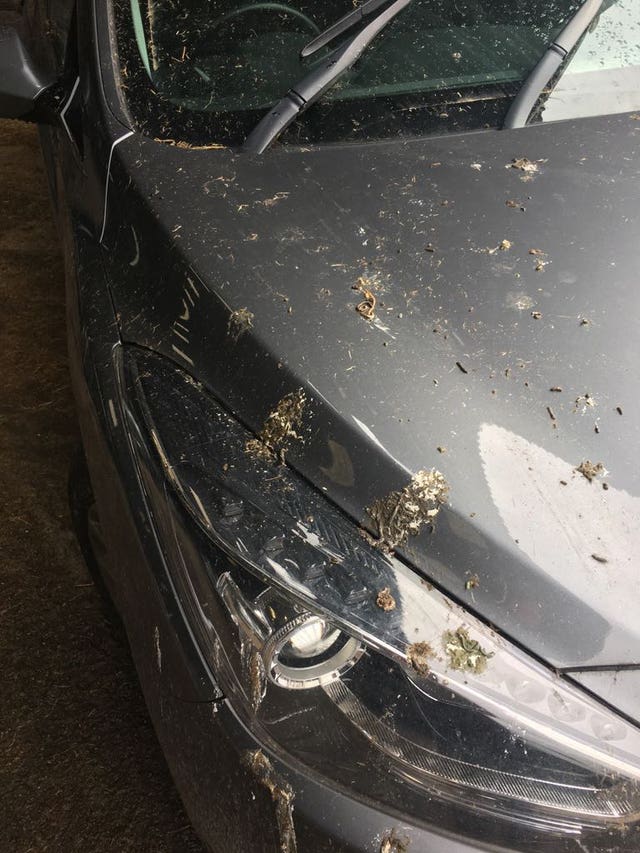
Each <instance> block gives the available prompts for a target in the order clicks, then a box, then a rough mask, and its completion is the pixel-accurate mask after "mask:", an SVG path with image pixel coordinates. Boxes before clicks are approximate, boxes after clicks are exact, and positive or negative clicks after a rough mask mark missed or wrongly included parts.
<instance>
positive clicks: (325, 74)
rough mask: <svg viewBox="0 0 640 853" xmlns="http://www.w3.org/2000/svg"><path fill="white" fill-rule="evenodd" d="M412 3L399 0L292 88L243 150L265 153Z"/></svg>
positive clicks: (249, 137) (407, 0) (255, 129)
mask: <svg viewBox="0 0 640 853" xmlns="http://www.w3.org/2000/svg"><path fill="white" fill-rule="evenodd" d="M411 2H413V0H395V2H394V3H392V4H391V5H390V6H389V7H388V8H387V9H385V10H384V12H381V13H380V14H379V15H377V16H376V17H375V18H374V19H373V21H371V23H370V24H367V26H366V27H364V29H362V30H360V32H359V33H358V34H357V35H355V36H354V37H353V38H352V39H349V41H347V42H346V43H345V44H344V45H342V46H341V47H339V48H337V49H336V50H334V51H333V52H332V53H330V54H329V56H328V57H327V58H326V59H325V60H323V61H322V62H321V63H320V65H318V66H317V68H314V69H313V71H310V72H309V74H307V76H306V77H305V78H304V79H303V80H301V81H300V82H299V83H297V84H296V85H295V86H293V87H292V88H291V89H289V91H288V92H287V94H286V95H285V96H284V98H282V99H281V100H280V101H278V103H277V104H276V105H275V107H273V109H271V110H270V111H269V112H268V113H267V115H266V116H264V118H262V119H261V121H259V122H258V124H257V125H256V126H255V127H254V129H253V130H252V131H251V133H250V134H249V136H247V138H246V139H245V142H244V145H243V146H242V150H243V151H246V152H247V153H250V154H262V152H263V151H264V150H265V149H266V148H268V147H269V145H271V143H272V142H274V140H276V139H277V138H278V136H280V134H281V133H282V131H283V130H285V129H286V128H287V127H289V125H290V124H291V122H292V121H293V120H294V119H295V118H296V117H297V116H298V115H300V113H302V112H304V111H305V110H306V109H308V108H309V107H310V106H311V105H312V104H314V103H315V102H316V101H317V100H318V98H320V97H321V96H322V95H323V94H324V93H325V92H326V91H327V89H329V88H330V87H331V86H333V84H334V83H335V82H336V80H337V79H338V78H339V77H341V76H342V75H343V74H344V73H345V71H348V70H349V68H351V66H352V65H354V63H355V62H357V60H358V59H359V58H360V56H361V55H362V54H363V53H364V51H365V50H366V49H367V47H368V46H369V45H370V44H371V42H372V41H373V40H374V39H375V37H376V36H377V35H378V33H380V32H381V31H382V30H383V29H384V28H385V27H386V26H387V24H390V23H391V21H392V20H393V19H394V18H395V17H396V15H397V14H398V13H399V12H401V11H402V10H403V9H404V8H405V7H406V6H408V5H409V3H411ZM379 5H380V4H379ZM358 11H359V10H358ZM345 29H346V27H345ZM331 38H333V36H331ZM330 40H331V39H329V41H330Z"/></svg>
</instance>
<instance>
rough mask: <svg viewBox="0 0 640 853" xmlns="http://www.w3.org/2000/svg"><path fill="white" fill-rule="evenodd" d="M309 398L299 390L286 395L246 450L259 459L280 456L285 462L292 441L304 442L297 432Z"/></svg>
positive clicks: (268, 416)
mask: <svg viewBox="0 0 640 853" xmlns="http://www.w3.org/2000/svg"><path fill="white" fill-rule="evenodd" d="M306 403H307V397H306V395H305V393H304V391H303V390H302V388H299V389H298V390H297V391H292V392H291V393H290V394H286V395H285V396H284V397H283V398H282V399H281V400H280V402H279V403H278V405H277V406H276V408H275V409H274V410H273V411H272V412H270V414H269V415H267V419H266V420H265V422H264V425H263V427H262V429H261V430H260V433H259V434H258V437H257V438H252V439H250V440H249V441H248V442H247V443H246V445H245V450H246V452H247V453H250V454H251V455H253V456H256V457H257V458H258V459H273V457H274V456H279V457H280V461H281V462H284V454H285V451H286V449H287V447H288V445H289V442H290V441H291V440H296V441H302V437H301V436H300V435H298V433H297V432H296V430H297V429H298V428H299V427H300V424H301V423H302V416H303V414H304V409H305V406H306Z"/></svg>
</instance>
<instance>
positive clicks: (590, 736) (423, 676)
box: [123, 350, 640, 833]
mask: <svg viewBox="0 0 640 853" xmlns="http://www.w3.org/2000/svg"><path fill="white" fill-rule="evenodd" d="M123 376H124V381H125V383H126V385H127V392H126V398H127V400H129V401H133V403H134V406H133V409H132V410H130V412H129V415H130V427H131V429H130V433H131V436H132V439H133V443H134V447H135V449H136V453H137V455H138V457H139V458H144V457H145V454H146V448H147V447H148V446H152V447H153V448H154V449H155V452H156V453H157V455H158V457H159V459H160V461H161V463H162V467H163V468H164V472H165V474H166V475H167V476H166V477H165V478H164V479H163V478H160V480H158V477H157V476H156V477H154V476H152V472H151V471H150V470H144V466H143V474H144V480H145V482H146V484H147V488H148V489H149V496H150V502H151V504H152V507H153V508H154V510H155V515H156V517H157V523H158V524H159V525H161V526H162V525H165V528H166V529H163V531H162V539H163V541H171V542H173V543H174V545H175V553H174V554H172V556H171V559H170V569H171V573H172V578H173V582H174V583H175V586H176V589H177V591H178V594H179V597H180V600H181V601H182V603H183V606H184V607H185V610H186V611H187V617H188V621H189V624H190V625H191V626H192V629H193V630H194V631H195V632H196V634H197V639H198V642H199V645H200V647H201V649H202V651H203V654H204V655H205V657H206V658H207V660H208V661H209V662H210V664H211V666H212V668H213V670H214V671H215V674H216V677H217V678H218V679H219V680H220V681H221V683H222V686H223V689H225V691H226V694H227V696H228V697H229V699H230V700H231V702H232V703H233V705H234V707H235V709H236V711H237V712H238V713H241V714H243V715H244V717H245V719H246V720H247V722H248V724H249V725H251V726H253V727H254V729H256V730H259V731H260V732H261V733H262V736H264V737H265V738H266V739H269V740H270V742H272V743H276V744H278V745H279V747H280V748H281V749H282V750H283V751H285V752H287V753H289V754H291V753H293V754H295V755H298V756H299V757H300V759H301V760H303V761H304V762H305V764H307V765H309V764H313V765H314V766H316V767H317V768H319V769H320V770H321V772H323V773H326V774H327V775H330V776H332V777H340V778H344V780H345V784H348V785H349V786H350V787H351V788H352V789H353V787H354V785H356V783H355V782H354V781H353V780H354V779H355V778H358V779H359V781H358V782H357V784H358V785H361V786H362V791H361V793H362V795H363V796H374V797H381V798H382V797H383V798H384V801H385V802H386V803H393V802H394V797H395V796H396V793H395V792H394V791H395V789H394V788H393V786H394V785H396V786H397V797H398V800H397V803H398V808H402V809H403V810H406V809H410V808H413V809H414V811H416V812H421V813H422V814H424V809H425V806H424V800H422V805H420V803H421V798H424V797H425V796H428V798H429V813H430V815H431V816H432V817H434V819H435V815H436V811H437V809H438V808H442V809H443V810H444V812H443V814H444V813H445V812H446V814H447V815H449V811H447V810H448V809H450V807H451V804H453V805H454V806H455V808H456V809H460V808H463V809H468V808H469V806H473V808H474V811H475V813H476V814H477V815H478V814H482V813H493V814H495V813H499V814H501V815H502V816H503V818H505V819H506V820H507V821H512V822H517V823H520V824H527V825H531V826H533V825H539V824H540V823H541V822H544V823H545V826H546V827H547V829H548V828H549V827H551V828H552V829H553V832H558V833H562V832H574V833H575V831H576V827H579V828H584V827H605V826H611V825H616V824H619V825H621V826H625V825H628V824H629V823H631V822H633V821H635V820H636V819H637V818H638V816H639V815H640V791H639V785H638V782H639V780H640V731H639V730H638V729H637V728H636V727H635V726H633V725H631V724H629V723H628V722H626V721H625V720H623V719H622V718H620V717H618V716H617V715H616V714H614V713H612V712H611V711H609V710H608V709H607V708H606V707H604V706H602V705H601V704H599V703H598V702H596V701H595V700H593V699H591V697H589V696H588V695H587V694H585V693H583V692H582V691H580V690H578V689H577V688H575V687H574V686H573V685H572V684H570V683H569V682H567V681H566V680H564V679H563V678H560V677H558V676H557V675H555V674H554V673H551V672H550V671H549V670H547V669H546V668H545V667H543V666H541V665H539V664H538V663H537V662H535V661H533V660H531V659H530V658H529V657H528V656H527V655H525V654H524V653H523V652H521V651H520V650H519V649H517V648H516V647H514V646H512V645H511V644H509V643H508V642H507V641H506V640H504V639H503V638H500V637H498V636H496V635H495V633H494V632H493V631H491V630H490V629H489V628H488V627H487V626H486V625H484V624H483V623H482V622H480V621H479V620H477V619H475V618H474V617H472V616H471V615H470V614H469V613H467V612H466V611H464V610H463V609H462V608H460V607H459V606H458V605H456V604H455V603H453V602H452V601H450V600H449V599H447V598H446V597H445V596H443V595H442V594H441V593H440V592H438V591H437V590H434V589H432V588H431V587H430V586H429V585H428V584H426V583H425V582H424V580H423V579H422V578H420V577H419V576H418V575H417V574H416V573H415V572H413V571H412V570H410V569H409V568H408V567H407V566H405V565H404V564H403V563H401V562H400V561H399V560H398V559H396V558H395V557H390V556H387V555H383V554H381V553H380V552H378V551H376V550H375V549H373V548H371V547H370V546H369V545H368V544H367V543H366V542H365V541H364V540H363V539H361V537H359V536H358V535H357V532H356V531H354V528H353V525H352V523H351V522H349V521H348V520H347V519H346V518H344V517H343V516H342V514H341V513H340V512H339V511H338V510H337V509H336V508H334V507H333V506H332V505H330V504H329V502H328V501H326V499H324V498H323V497H322V496H321V495H319V494H318V493H317V492H316V491H315V490H314V489H312V488H311V487H309V486H308V485H307V484H306V483H304V482H301V481H300V480H299V479H298V478H296V477H295V476H294V475H293V474H292V473H291V472H290V471H289V470H288V469H286V468H285V467H284V466H276V465H275V464H272V463H270V462H269V461H264V460H256V459H255V458H252V457H251V456H249V455H247V454H246V453H245V444H246V440H247V433H246V432H245V431H244V430H243V429H242V427H240V425H239V424H238V423H237V422H236V421H234V420H233V419H232V418H231V417H229V416H228V415H227V414H226V413H225V411H224V410H223V409H222V408H221V407H220V406H219V405H218V404H216V403H215V401H213V400H212V399H211V398H210V397H209V396H208V395H207V394H205V393H204V391H203V390H202V389H201V388H199V387H198V386H197V384H195V383H194V382H193V381H192V380H191V379H190V378H189V377H187V376H186V375H185V374H183V373H182V372H181V371H179V370H177V369H176V368H175V367H173V366H172V365H170V364H169V363H168V362H166V361H165V360H164V359H161V358H159V357H157V356H154V355H151V354H149V353H146V352H138V351H136V350H132V351H130V353H129V354H128V356H127V358H126V359H125V363H124V370H123ZM175 412H180V413H181V418H180V422H177V421H176V418H175V417H173V416H172V415H173V413H175ZM185 423H188V425H189V428H188V429H185V428H184V424H185ZM141 425H142V426H143V428H141ZM148 436H149V437H150V438H149V437H148ZM159 482H160V486H159V485H158V483H159ZM174 495H177V497H178V498H179V501H180V504H181V505H182V507H183V508H184V510H186V511H187V513H188V514H189V515H190V516H191V518H195V519H196V520H197V522H198V528H195V527H194V525H193V524H192V523H191V521H190V520H189V519H188V516H186V515H185V517H184V520H181V513H183V512H184V510H177V509H176V507H177V505H176V504H175V501H174ZM163 505H164V507H165V508H166V507H167V506H168V505H170V506H171V507H172V508H171V510H170V511H169V512H163V511H162V510H161V507H162V506H163ZM212 542H213V543H214V544H215V545H216V546H217V549H213V548H211V543H212ZM384 588H388V589H389V590H390V591H391V593H392V595H393V598H394V600H395V602H396V608H395V609H393V610H392V611H390V612H385V611H384V610H382V609H381V608H380V607H378V606H377V604H376V597H377V593H378V592H379V591H380V590H381V589H384ZM417 643H418V644H422V648H421V649H420V651H421V653H422V654H423V655H424V656H425V664H424V666H421V665H419V663H416V654H415V651H416V646H415V645H414V644H417ZM480 659H481V660H482V662H483V666H482V667H479V666H477V661H478V660H480ZM485 663H486V667H485V666H484V664H485ZM292 720H294V721H295V722H292ZM320 721H322V723H323V725H319V722H320ZM345 743H352V748H350V749H349V750H347V751H346V753H345ZM372 755H373V756H374V757H373V758H372ZM363 763H364V766H367V767H369V768H370V771H369V772H368V773H367V774H362V772H361V767H362V766H363ZM376 767H377V768H378V769H380V768H383V770H384V773H383V775H382V777H381V779H384V780H385V781H384V785H383V782H382V781H380V782H379V785H380V786H383V787H382V788H381V789H380V790H376V784H378V783H377V782H376V779H377V777H376V772H377V771H376ZM389 773H391V777H389ZM390 778H391V779H392V780H395V781H394V782H390V781H389V779H390ZM407 785H409V789H408V788H407ZM407 790H411V792H412V793H411V795H410V796H409V795H408V794H407ZM436 803H440V804H444V805H442V806H440V805H438V806H436ZM449 817H450V815H449ZM449 817H443V816H442V815H440V816H438V817H437V819H438V820H441V821H442V822H443V825H444V823H445V822H446V820H448V819H449ZM469 831H470V832H472V831H473V830H472V829H470V830H469Z"/></svg>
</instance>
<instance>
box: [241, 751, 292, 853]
mask: <svg viewBox="0 0 640 853" xmlns="http://www.w3.org/2000/svg"><path fill="white" fill-rule="evenodd" d="M243 763H244V765H245V766H246V767H247V768H248V769H249V770H250V771H251V773H253V775H254V776H255V777H256V779H257V780H258V782H259V783H260V785H262V787H263V788H266V789H267V791H268V792H269V793H270V794H271V799H272V800H273V803H274V805H275V812H276V821H277V824H278V833H279V835H280V853H297V850H298V845H297V842H296V832H295V827H294V825H293V801H294V799H295V794H294V793H293V789H292V787H291V785H289V784H288V783H287V782H281V781H279V780H278V779H277V777H276V774H275V771H274V769H273V765H272V764H271V762H270V761H269V759H268V758H267V756H266V755H265V754H264V752H262V750H260V749H257V750H255V751H249V752H247V753H245V755H244V758H243Z"/></svg>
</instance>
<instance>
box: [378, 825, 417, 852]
mask: <svg viewBox="0 0 640 853" xmlns="http://www.w3.org/2000/svg"><path fill="white" fill-rule="evenodd" d="M410 843H411V842H410V840H409V838H408V837H407V836H403V837H402V838H400V836H398V835H396V832H395V830H392V831H391V832H389V833H387V834H386V835H385V836H384V838H383V839H382V843H381V844H380V853H407V851H408V849H409V844H410Z"/></svg>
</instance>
